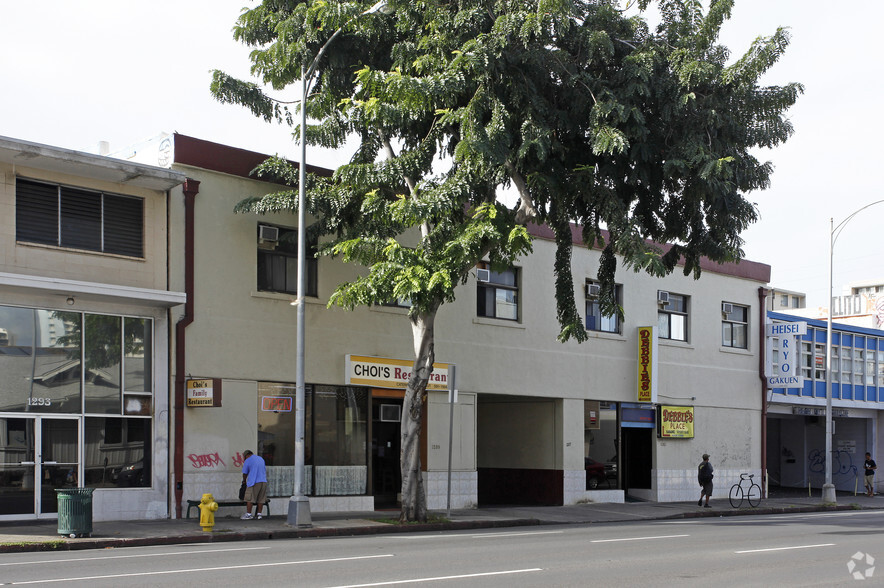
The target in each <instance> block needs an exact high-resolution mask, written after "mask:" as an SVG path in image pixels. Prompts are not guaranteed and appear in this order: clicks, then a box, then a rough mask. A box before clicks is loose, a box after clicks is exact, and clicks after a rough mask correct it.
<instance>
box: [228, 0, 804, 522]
mask: <svg viewBox="0 0 884 588" xmlns="http://www.w3.org/2000/svg"><path fill="white" fill-rule="evenodd" d="M649 3H650V0H639V2H638V5H639V6H638V7H639V8H640V9H642V10H644V9H646V8H647V6H648V4H649ZM732 4H733V0H712V1H711V3H710V6H709V9H708V11H705V12H704V10H703V8H702V5H701V2H700V1H699V0H660V1H659V2H658V5H659V9H660V14H661V23H660V25H659V26H658V27H656V29H655V30H651V28H650V27H649V25H648V24H647V22H646V21H645V20H644V18H642V16H641V15H637V16H629V15H628V13H627V12H624V10H623V9H622V7H621V6H620V5H619V3H618V2H617V0H584V1H578V0H459V1H458V0H434V1H427V0H407V1H406V0H389V2H388V3H387V9H388V10H387V11H384V12H377V13H372V14H363V12H364V11H365V10H366V8H367V7H368V2H363V1H353V2H341V1H338V0H305V1H298V0H288V1H285V0H264V1H263V2H262V3H261V4H260V5H258V6H256V7H254V8H251V9H247V10H245V11H244V12H243V14H242V16H241V17H240V19H239V21H238V23H237V25H236V27H235V29H234V35H235V37H236V38H237V39H238V40H240V41H242V42H243V43H245V44H247V45H248V46H250V47H252V48H253V50H252V52H251V60H252V72H253V74H254V75H255V76H256V77H257V78H258V79H259V80H260V82H261V85H259V84H256V83H254V82H247V81H240V80H236V79H233V78H231V77H229V76H227V75H225V74H223V73H222V72H215V75H214V79H213V84H212V91H213V93H214V95H215V96H216V98H218V99H219V100H221V101H224V102H232V103H237V104H241V105H244V106H246V107H248V108H249V109H251V111H252V112H253V113H255V114H256V115H257V116H260V117H262V118H264V119H265V120H267V121H273V120H277V121H282V122H285V123H287V124H290V125H293V126H296V125H295V124H293V119H292V116H291V113H290V112H289V110H288V108H287V106H286V104H285V103H282V102H280V101H278V100H277V99H276V98H274V97H273V96H272V93H273V92H274V91H279V90H282V89H284V88H286V87H288V86H290V85H292V84H295V83H298V81H299V79H300V76H301V72H302V71H303V70H304V69H305V66H307V65H309V64H310V63H311V62H312V61H313V59H314V58H315V57H316V55H317V52H318V51H319V49H320V48H321V47H322V46H323V44H324V43H325V42H326V41H328V39H329V38H330V37H331V36H332V35H333V34H334V33H335V32H336V31H338V30H339V29H343V30H342V31H341V34H340V36H339V37H338V38H337V39H336V40H335V44H334V46H333V47H332V48H331V49H329V51H328V52H327V53H325V54H323V55H322V56H321V58H320V60H319V62H318V64H317V70H316V81H315V85H314V87H313V92H312V93H311V95H310V97H309V99H308V101H307V104H306V105H299V106H298V107H299V108H300V107H305V108H306V109H307V113H308V114H309V116H310V117H311V119H313V120H314V121H317V123H316V124H314V125H311V126H310V127H309V129H308V132H307V140H308V142H309V143H311V144H315V145H322V146H325V147H340V146H341V145H342V144H343V143H344V142H345V140H347V139H348V138H349V139H351V140H354V138H355V140H356V141H357V142H358V147H357V149H356V152H355V154H354V155H353V157H352V159H351V160H350V162H349V163H348V164H347V165H344V166H342V167H340V168H339V169H337V170H336V172H335V174H334V177H332V178H320V177H311V178H310V179H309V180H308V188H309V191H308V203H307V206H308V211H309V212H310V213H311V214H312V215H313V216H314V217H315V218H316V222H315V224H314V225H312V227H311V231H313V232H314V236H316V237H319V236H324V238H323V239H322V241H321V243H322V245H321V253H322V254H328V255H333V256H340V257H341V258H342V259H343V260H344V261H346V262H355V263H358V264H360V265H362V266H364V267H365V268H367V270H366V271H363V272H361V273H360V274H359V277H356V278H354V279H353V280H352V281H349V282H347V283H343V284H341V285H340V286H339V287H338V288H337V289H336V290H335V292H334V294H333V295H332V296H331V298H330V301H329V304H330V305H331V304H337V305H340V306H343V307H346V308H353V307H355V306H357V305H369V304H377V303H383V302H386V301H390V300H394V299H405V300H408V301H410V304H411V310H410V313H409V317H410V320H411V325H412V331H413V336H414V351H415V361H414V369H413V370H412V377H411V380H410V381H409V382H408V387H407V391H406V396H405V408H406V410H404V411H403V416H402V431H401V433H402V453H401V467H402V513H401V519H402V520H425V519H426V515H427V511H426V498H425V493H424V489H423V485H422V478H421V464H420V453H419V451H418V440H419V437H420V429H421V424H422V418H423V411H424V407H425V400H426V386H427V381H428V378H429V376H430V374H431V372H432V369H433V360H434V355H435V354H434V346H433V325H434V320H435V317H436V313H437V311H438V309H439V307H440V306H441V305H442V304H444V303H446V302H451V301H452V300H454V297H455V292H456V288H457V286H458V285H460V284H463V283H465V282H466V280H467V278H468V276H469V275H470V271H471V269H472V268H473V267H475V265H476V264H477V263H479V262H482V261H488V262H490V263H491V264H492V267H497V268H502V267H505V266H508V265H510V264H512V263H513V262H514V261H515V260H516V259H518V257H519V256H521V255H524V254H527V253H528V252H530V248H531V241H530V237H529V234H528V231H527V229H526V224H527V223H529V222H538V223H546V224H548V225H549V226H550V227H551V228H552V230H553V231H554V233H555V235H556V242H557V254H556V258H555V262H554V263H555V267H554V270H555V275H556V284H555V298H556V304H557V311H558V312H557V314H558V320H559V322H560V326H561V332H560V339H562V340H567V339H569V338H572V337H573V338H575V339H576V340H578V341H583V340H585V339H586V333H585V330H584V327H583V324H582V321H581V318H580V316H579V314H578V312H577V307H576V303H575V294H574V293H575V286H574V283H573V278H572V273H571V248H572V244H573V239H572V230H571V225H572V223H577V224H578V225H579V226H580V227H582V236H583V240H584V243H585V245H587V246H589V247H598V248H600V249H601V251H602V253H601V261H600V264H599V268H598V278H599V281H600V283H601V304H602V309H603V311H604V312H605V313H607V314H622V310H621V309H620V308H619V307H618V306H617V304H616V301H615V298H614V276H615V271H616V268H617V261H618V259H620V260H622V263H623V265H625V266H626V267H627V268H630V269H633V270H635V271H642V270H644V271H647V272H650V273H651V274H653V275H665V274H667V273H668V272H671V271H672V270H673V269H674V268H675V267H676V265H677V264H678V263H679V262H681V263H683V265H684V272H685V274H693V275H694V276H695V277H698V276H699V273H700V264H699V262H700V259H701V258H702V257H707V258H709V259H711V260H713V261H717V262H729V261H735V260H739V259H740V258H741V257H742V253H743V252H742V248H741V246H742V240H741V237H740V233H741V231H743V230H744V229H745V228H746V227H747V226H748V225H749V224H750V223H751V222H753V221H755V220H756V211H755V208H754V206H753V205H752V204H751V203H750V202H749V201H747V200H746V194H747V193H748V192H750V191H752V190H758V189H763V188H765V187H766V186H767V185H768V182H769V178H770V174H771V172H772V168H771V166H770V164H768V163H763V162H760V161H759V160H757V159H756V157H755V156H754V155H753V152H752V150H753V148H756V147H772V146H774V145H777V144H778V143H780V142H782V141H784V140H786V139H787V138H788V137H789V135H790V134H791V132H792V128H791V125H790V124H789V122H788V120H787V119H786V118H785V112H786V110H787V109H788V108H789V107H790V106H791V105H792V104H793V103H794V102H795V100H796V99H797V97H798V95H799V94H800V92H801V90H802V88H801V86H800V85H798V84H790V85H786V86H774V87H760V86H759V83H758V80H759V77H760V76H761V75H762V74H763V73H764V72H765V71H767V70H768V69H769V68H770V66H771V65H773V64H774V63H775V62H776V60H777V59H778V58H779V56H780V55H781V54H782V53H783V51H784V50H785V48H786V45H787V44H788V34H787V32H786V31H785V30H782V29H781V30H777V31H776V32H775V33H774V34H773V35H772V36H770V37H759V38H758V39H757V40H756V41H755V43H754V44H753V45H752V46H751V47H750V48H749V50H748V52H747V53H746V54H745V55H744V56H743V57H741V58H740V59H737V60H735V61H734V62H733V63H730V62H729V53H728V50H727V49H726V48H725V47H722V46H720V45H718V44H717V37H718V33H719V29H720V27H721V25H722V23H723V22H724V21H725V20H726V19H727V18H728V17H729V16H730V12H731V7H732ZM265 88H268V89H267V90H265ZM260 173H264V174H272V175H273V176H274V177H276V178H278V179H279V180H280V181H284V182H288V183H290V184H292V185H294V184H296V182H297V170H296V169H294V168H293V166H291V165H290V164H289V163H287V162H286V161H284V160H281V159H278V158H274V159H272V160H269V161H268V162H266V163H265V164H263V165H262V166H261V168H260ZM502 188H513V189H514V191H515V193H516V194H517V195H518V199H517V203H516V204H515V205H513V206H512V207H507V206H505V205H504V204H502V203H501V202H500V201H499V199H498V194H499V192H500V190H501V189H502ZM296 202H297V200H296V194H295V193H294V192H292V191H283V192H279V193H275V194H271V195H268V196H265V197H263V198H257V199H251V200H247V201H243V202H242V203H240V204H239V206H238V207H237V210H238V211H240V212H245V211H250V212H259V213H263V212H277V211H290V210H293V209H294V208H295V207H296ZM603 229H606V230H607V233H605V232H603ZM653 243H666V244H667V245H671V247H670V248H668V250H666V251H665V253H664V251H663V249H661V248H659V247H658V246H656V245H654V244H653Z"/></svg>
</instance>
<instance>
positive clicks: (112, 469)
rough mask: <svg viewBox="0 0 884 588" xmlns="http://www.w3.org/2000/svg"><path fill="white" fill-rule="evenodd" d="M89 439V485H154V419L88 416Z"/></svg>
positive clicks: (87, 478)
mask: <svg viewBox="0 0 884 588" xmlns="http://www.w3.org/2000/svg"><path fill="white" fill-rule="evenodd" d="M85 442H86V451H85V455H86V463H85V474H86V479H85V482H86V483H85V486H86V487H87V488H147V487H150V485H151V461H152V460H151V447H152V446H153V435H152V434H151V420H150V419H138V418H118V417H105V418H100V417H86V422H85Z"/></svg>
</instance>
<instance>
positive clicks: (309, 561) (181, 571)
mask: <svg viewBox="0 0 884 588" xmlns="http://www.w3.org/2000/svg"><path fill="white" fill-rule="evenodd" d="M379 557H394V556H393V554H392V553H387V554H383V555H361V556H354V557H331V558H328V559H305V560H301V561H280V562H275V563H266V564H244V565H239V566H219V567H215V568H185V569H178V570H161V571H158V572H133V573H131V574H108V575H106V576H81V577H78V578H54V579H50V580H27V581H24V582H7V583H5V584H4V585H6V586H20V585H23V584H48V583H50V582H76V581H80V580H107V579H109V578H135V577H138V576H162V575H166V574H184V573H191V572H217V571H221V570H242V569H248V568H272V567H276V566H296V565H302V564H315V563H334V562H341V561H354V560H360V559H376V558H379Z"/></svg>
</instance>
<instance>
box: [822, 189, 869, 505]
mask: <svg viewBox="0 0 884 588" xmlns="http://www.w3.org/2000/svg"><path fill="white" fill-rule="evenodd" d="M882 202H884V200H876V201H875V202H872V203H870V204H866V205H865V206H863V207H862V208H860V209H858V210H856V211H854V212H853V213H851V214H850V215H849V216H848V217H847V218H845V219H844V220H843V221H841V222H840V223H838V226H834V219H832V218H829V312H828V320H827V321H826V481H825V483H824V484H823V502H829V503H835V502H836V497H835V484H833V483H832V433H833V431H832V311H833V308H832V267H833V264H834V261H833V259H834V250H835V241H837V240H838V236H839V235H840V234H841V231H842V230H844V227H845V226H847V223H848V222H850V221H851V220H852V219H853V217H855V216H856V215H857V214H859V213H860V212H862V211H864V210H865V209H867V208H869V207H870V206H874V205H876V204H881V203H882ZM839 357H840V356H839Z"/></svg>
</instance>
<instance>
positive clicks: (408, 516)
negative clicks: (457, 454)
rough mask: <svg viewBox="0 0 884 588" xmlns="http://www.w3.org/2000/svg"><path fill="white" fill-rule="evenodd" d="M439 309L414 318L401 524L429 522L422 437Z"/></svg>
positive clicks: (403, 429)
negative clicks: (437, 311)
mask: <svg viewBox="0 0 884 588" xmlns="http://www.w3.org/2000/svg"><path fill="white" fill-rule="evenodd" d="M435 320H436V309H433V310H432V311H430V312H427V313H422V314H419V315H417V316H416V317H414V318H412V319H411V331H412V333H413V335H414V367H413V368H412V370H411V377H410V378H409V379H408V388H406V390H405V403H404V406H403V409H404V410H403V411H402V424H401V429H400V434H401V437H402V439H401V441H402V443H401V447H402V448H401V450H400V453H399V466H400V468H401V469H402V513H401V514H400V515H399V521H400V522H403V523H404V522H409V521H420V522H426V520H427V495H426V493H425V492H424V480H423V476H422V475H421V452H420V438H421V426H422V424H423V415H424V406H425V405H426V400H427V382H429V380H430V374H432V373H433V362H434V361H435V358H436V353H435V351H434V347H433V340H434V334H433V323H434V322H435Z"/></svg>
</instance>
